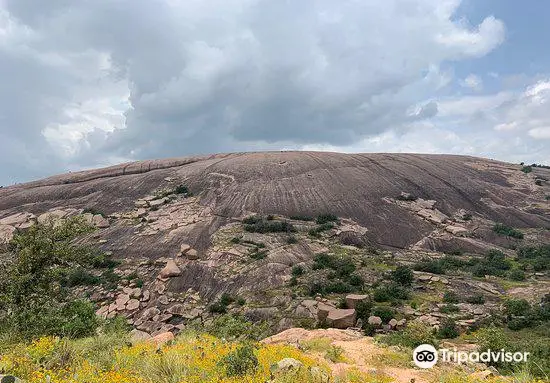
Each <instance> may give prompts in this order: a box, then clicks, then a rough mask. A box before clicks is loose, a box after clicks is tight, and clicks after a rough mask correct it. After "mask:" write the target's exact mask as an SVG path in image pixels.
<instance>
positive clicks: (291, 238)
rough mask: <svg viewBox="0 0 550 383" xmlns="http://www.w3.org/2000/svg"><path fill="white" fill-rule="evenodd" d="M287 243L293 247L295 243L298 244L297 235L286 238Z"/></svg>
mask: <svg viewBox="0 0 550 383" xmlns="http://www.w3.org/2000/svg"><path fill="white" fill-rule="evenodd" d="M286 243H287V244H289V245H293V244H295V243H298V238H296V236H295V235H292V234H291V235H289V236H288V237H286Z"/></svg>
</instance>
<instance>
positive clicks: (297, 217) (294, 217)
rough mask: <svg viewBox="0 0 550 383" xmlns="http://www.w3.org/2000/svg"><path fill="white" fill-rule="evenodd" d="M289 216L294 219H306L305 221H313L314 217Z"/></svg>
mask: <svg viewBox="0 0 550 383" xmlns="http://www.w3.org/2000/svg"><path fill="white" fill-rule="evenodd" d="M289 218H290V219H292V220H294V221H305V222H308V221H313V217H310V216H307V215H291V216H290V217H289Z"/></svg>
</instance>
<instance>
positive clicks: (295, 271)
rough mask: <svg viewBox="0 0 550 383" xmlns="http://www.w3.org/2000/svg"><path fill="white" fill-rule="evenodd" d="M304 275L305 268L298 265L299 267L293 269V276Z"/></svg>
mask: <svg viewBox="0 0 550 383" xmlns="http://www.w3.org/2000/svg"><path fill="white" fill-rule="evenodd" d="M303 274H304V268H303V267H302V266H299V265H297V266H294V267H293V268H292V275H293V276H296V277H299V276H301V275H303Z"/></svg>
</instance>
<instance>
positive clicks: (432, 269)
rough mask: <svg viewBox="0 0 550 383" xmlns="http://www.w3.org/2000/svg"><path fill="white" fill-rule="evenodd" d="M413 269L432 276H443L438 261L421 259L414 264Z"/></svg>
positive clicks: (442, 270)
mask: <svg viewBox="0 0 550 383" xmlns="http://www.w3.org/2000/svg"><path fill="white" fill-rule="evenodd" d="M413 268H414V269H415V270H416V271H424V272H426V273H432V274H445V268H444V266H443V265H442V264H441V262H440V261H437V260H429V259H423V260H422V261H420V262H418V263H416V264H414V266H413Z"/></svg>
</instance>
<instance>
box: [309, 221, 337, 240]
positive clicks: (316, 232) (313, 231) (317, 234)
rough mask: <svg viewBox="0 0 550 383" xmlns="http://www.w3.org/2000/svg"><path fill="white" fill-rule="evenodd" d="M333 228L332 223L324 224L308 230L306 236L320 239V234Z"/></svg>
mask: <svg viewBox="0 0 550 383" xmlns="http://www.w3.org/2000/svg"><path fill="white" fill-rule="evenodd" d="M333 228H334V223H332V222H326V223H324V224H322V225H319V226H316V227H314V228H311V229H309V231H308V234H309V235H310V236H312V237H316V238H318V237H320V235H321V233H322V232H324V231H328V230H331V229H333Z"/></svg>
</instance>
